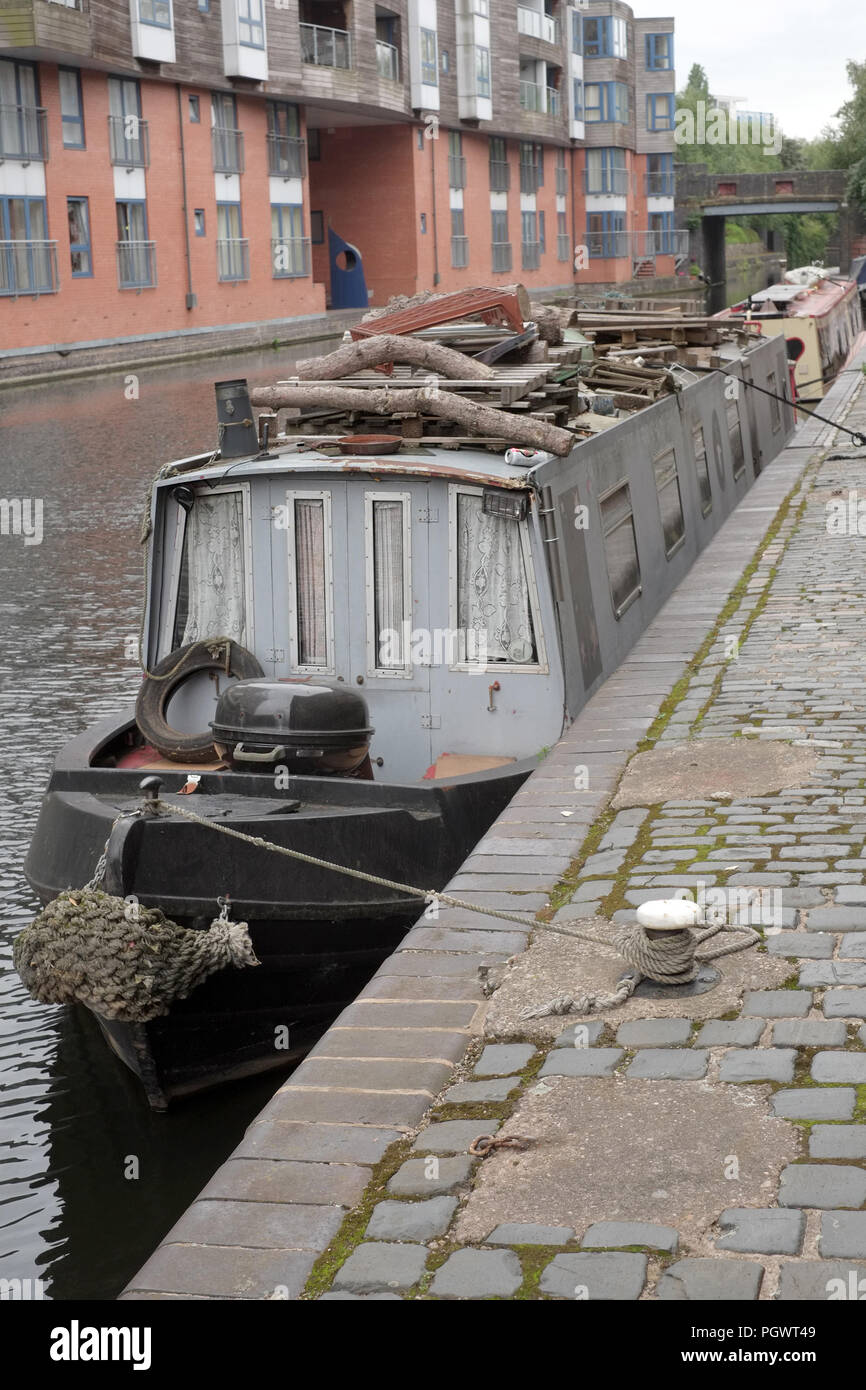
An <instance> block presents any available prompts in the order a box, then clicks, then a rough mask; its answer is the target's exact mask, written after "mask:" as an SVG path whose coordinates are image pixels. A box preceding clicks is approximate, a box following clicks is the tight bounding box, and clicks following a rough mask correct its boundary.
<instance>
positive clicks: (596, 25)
mask: <svg viewBox="0 0 866 1390" xmlns="http://www.w3.org/2000/svg"><path fill="white" fill-rule="evenodd" d="M583 54H584V57H585V58H627V57H628V26H627V24H626V22H625V20H624V19H619V18H618V17H617V16H616V15H610V14H606V15H598V16H595V17H593V18H592V19H590V18H589V16H588V15H584V16H583Z"/></svg>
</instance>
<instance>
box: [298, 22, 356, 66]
mask: <svg viewBox="0 0 866 1390" xmlns="http://www.w3.org/2000/svg"><path fill="white" fill-rule="evenodd" d="M301 57H302V58H303V60H304V62H305V63H314V64H315V66H316V67H317V68H350V67H351V66H352V35H351V34H350V33H349V32H348V30H346V29H326V28H324V27H323V26H322V25H321V24H302V25H301Z"/></svg>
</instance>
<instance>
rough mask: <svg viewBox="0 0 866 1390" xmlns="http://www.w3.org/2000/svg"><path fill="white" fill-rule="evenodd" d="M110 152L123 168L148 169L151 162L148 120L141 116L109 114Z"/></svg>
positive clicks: (111, 157) (114, 162)
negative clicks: (142, 118)
mask: <svg viewBox="0 0 866 1390" xmlns="http://www.w3.org/2000/svg"><path fill="white" fill-rule="evenodd" d="M108 152H109V158H110V159H111V162H112V164H117V165H119V167H120V168H122V169H146V168H147V167H148V166H149V164H150V137H149V134H148V128H147V121H143V120H141V118H140V117H139V116H109V118H108Z"/></svg>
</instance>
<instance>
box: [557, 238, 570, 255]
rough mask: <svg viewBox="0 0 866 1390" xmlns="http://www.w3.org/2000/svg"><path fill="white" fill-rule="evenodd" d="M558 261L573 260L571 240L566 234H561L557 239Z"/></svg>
mask: <svg viewBox="0 0 866 1390" xmlns="http://www.w3.org/2000/svg"><path fill="white" fill-rule="evenodd" d="M556 259H557V260H558V261H570V260H571V238H570V237H568V236H566V235H565V233H564V232H559V233H558V234H557V238H556Z"/></svg>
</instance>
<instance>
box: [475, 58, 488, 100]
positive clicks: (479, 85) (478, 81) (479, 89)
mask: <svg viewBox="0 0 866 1390" xmlns="http://www.w3.org/2000/svg"><path fill="white" fill-rule="evenodd" d="M475 91H476V94H477V95H478V96H480V97H489V96H490V49H489V48H478V47H476V49H475Z"/></svg>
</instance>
